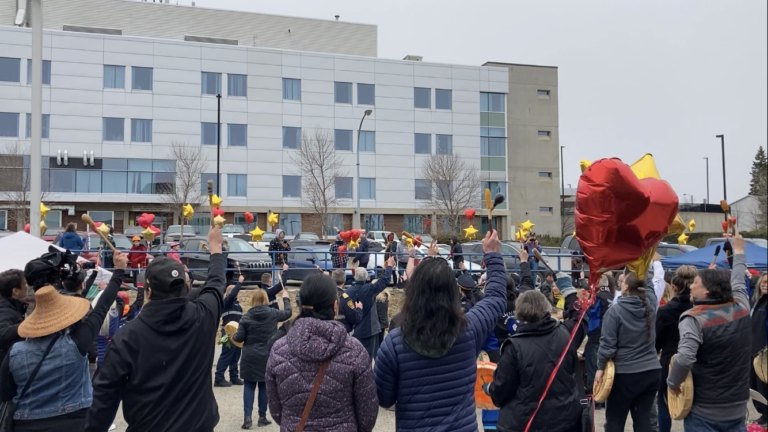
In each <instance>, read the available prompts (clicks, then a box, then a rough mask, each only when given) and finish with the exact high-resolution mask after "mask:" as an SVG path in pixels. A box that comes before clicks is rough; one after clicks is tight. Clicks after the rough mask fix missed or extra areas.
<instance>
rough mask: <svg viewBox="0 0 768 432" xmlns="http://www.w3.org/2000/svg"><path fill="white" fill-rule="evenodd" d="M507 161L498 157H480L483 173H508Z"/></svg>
mask: <svg viewBox="0 0 768 432" xmlns="http://www.w3.org/2000/svg"><path fill="white" fill-rule="evenodd" d="M505 165H506V159H505V158H504V157H498V156H480V170H481V171H506V169H507V167H506V166H505Z"/></svg>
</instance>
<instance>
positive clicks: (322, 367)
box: [0, 357, 331, 432]
mask: <svg viewBox="0 0 768 432" xmlns="http://www.w3.org/2000/svg"><path fill="white" fill-rule="evenodd" d="M330 363H331V358H330V357H328V358H327V359H325V361H324V362H323V364H322V365H320V372H318V373H317V377H316V378H315V383H314V385H312V392H311V393H310V394H309V399H308V400H307V404H306V405H304V412H303V413H301V420H299V427H298V428H297V429H296V432H302V431H303V430H304V426H305V425H306V424H307V420H308V419H309V413H310V412H311V411H312V405H314V404H315V399H316V398H317V392H318V390H320V383H322V382H323V378H324V377H325V371H326V370H328V365H329V364H330ZM0 432H3V431H2V430H0Z"/></svg>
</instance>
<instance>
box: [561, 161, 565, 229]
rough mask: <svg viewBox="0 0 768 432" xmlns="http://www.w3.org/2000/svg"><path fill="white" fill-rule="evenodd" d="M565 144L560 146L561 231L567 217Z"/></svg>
mask: <svg viewBox="0 0 768 432" xmlns="http://www.w3.org/2000/svg"><path fill="white" fill-rule="evenodd" d="M564 148H565V146H560V228H561V231H562V230H563V228H564V227H565V225H564V224H563V218H564V217H565V175H564V174H563V172H564V165H565V163H564V162H563V149H564ZM561 234H565V232H562V233H561Z"/></svg>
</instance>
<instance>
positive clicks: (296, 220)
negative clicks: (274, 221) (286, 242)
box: [280, 213, 301, 236]
mask: <svg viewBox="0 0 768 432" xmlns="http://www.w3.org/2000/svg"><path fill="white" fill-rule="evenodd" d="M280 229H281V230H283V231H285V235H287V236H295V235H296V234H298V233H300V232H301V214H299V213H281V214H280Z"/></svg>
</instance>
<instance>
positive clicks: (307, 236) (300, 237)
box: [299, 233, 320, 240]
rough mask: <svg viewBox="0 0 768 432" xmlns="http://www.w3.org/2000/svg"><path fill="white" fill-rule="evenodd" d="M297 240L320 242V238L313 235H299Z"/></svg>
mask: <svg viewBox="0 0 768 432" xmlns="http://www.w3.org/2000/svg"><path fill="white" fill-rule="evenodd" d="M299 239H301V240H320V237H318V236H317V234H315V233H299Z"/></svg>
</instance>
